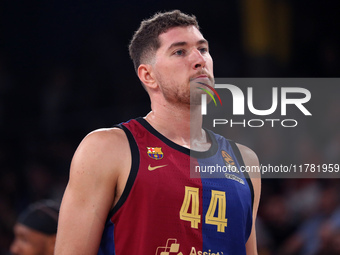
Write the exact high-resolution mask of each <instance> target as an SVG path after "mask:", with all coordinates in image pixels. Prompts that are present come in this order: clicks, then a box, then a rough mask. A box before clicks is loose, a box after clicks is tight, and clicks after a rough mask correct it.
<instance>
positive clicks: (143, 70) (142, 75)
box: [137, 64, 157, 89]
mask: <svg viewBox="0 0 340 255" xmlns="http://www.w3.org/2000/svg"><path fill="white" fill-rule="evenodd" d="M137 74H138V77H139V79H140V80H141V82H142V83H143V84H144V85H145V86H146V87H147V88H150V89H154V88H156V87H157V82H156V80H155V79H154V72H153V69H152V66H151V65H148V64H141V65H140V66H139V67H138V70H137Z"/></svg>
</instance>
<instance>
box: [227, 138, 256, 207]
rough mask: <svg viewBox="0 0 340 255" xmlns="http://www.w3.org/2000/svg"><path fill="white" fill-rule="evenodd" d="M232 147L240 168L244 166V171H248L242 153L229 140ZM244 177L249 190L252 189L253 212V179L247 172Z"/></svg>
mask: <svg viewBox="0 0 340 255" xmlns="http://www.w3.org/2000/svg"><path fill="white" fill-rule="evenodd" d="M228 141H229V143H230V145H231V147H232V148H233V151H234V154H235V156H236V159H237V161H238V163H239V164H240V167H241V166H243V167H244V168H243V169H246V168H245V164H244V161H243V158H242V155H241V152H240V149H239V148H238V147H237V145H236V143H235V142H234V141H231V140H228ZM243 175H244V177H245V179H246V181H247V183H248V186H249V189H250V193H251V209H252V211H253V209H254V187H253V183H252V182H251V179H250V176H249V174H248V172H247V171H244V172H243Z"/></svg>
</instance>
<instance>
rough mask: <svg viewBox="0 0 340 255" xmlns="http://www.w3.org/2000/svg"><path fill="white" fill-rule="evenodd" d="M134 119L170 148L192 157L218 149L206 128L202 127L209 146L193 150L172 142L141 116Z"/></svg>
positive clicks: (198, 156)
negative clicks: (204, 148) (209, 142)
mask: <svg viewBox="0 0 340 255" xmlns="http://www.w3.org/2000/svg"><path fill="white" fill-rule="evenodd" d="M136 121H137V122H139V123H140V124H141V125H142V126H143V127H144V128H146V129H147V130H148V131H149V132H150V133H151V134H153V135H154V136H156V137H157V138H159V139H160V140H161V141H162V142H164V143H165V144H167V145H168V146H170V147H171V148H173V149H175V150H178V151H180V152H182V153H185V154H187V155H189V156H192V157H194V158H208V157H211V156H213V155H215V154H216V152H217V150H218V144H217V141H216V137H215V135H214V134H213V133H212V132H211V131H210V130H207V129H204V130H205V131H206V133H207V134H208V135H209V138H210V141H211V146H210V148H209V149H208V150H207V151H195V150H190V149H188V148H186V147H183V146H181V145H179V144H177V143H174V142H173V141H171V140H170V139H168V138H167V137H165V136H164V135H162V134H161V133H159V132H158V131H157V130H156V129H155V128H154V127H153V126H151V125H150V123H149V122H147V121H146V120H145V119H144V118H143V117H138V118H136Z"/></svg>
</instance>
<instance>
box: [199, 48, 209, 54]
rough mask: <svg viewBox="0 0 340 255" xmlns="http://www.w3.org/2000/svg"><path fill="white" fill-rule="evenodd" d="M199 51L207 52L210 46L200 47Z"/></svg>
mask: <svg viewBox="0 0 340 255" xmlns="http://www.w3.org/2000/svg"><path fill="white" fill-rule="evenodd" d="M199 51H200V52H201V53H207V52H208V48H200V49H199Z"/></svg>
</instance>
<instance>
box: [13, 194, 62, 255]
mask: <svg viewBox="0 0 340 255" xmlns="http://www.w3.org/2000/svg"><path fill="white" fill-rule="evenodd" d="M58 213H59V205H58V204H57V203H55V202H54V201H52V200H42V201H39V202H36V203H34V204H32V205H30V206H29V207H28V208H27V209H26V210H25V211H24V212H22V213H21V214H20V216H19V218H18V221H17V223H16V224H15V226H14V236H15V238H14V241H13V243H12V244H11V247H10V251H11V253H12V254H13V255H53V253H54V245H55V239H56V233H57V224H58Z"/></svg>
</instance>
